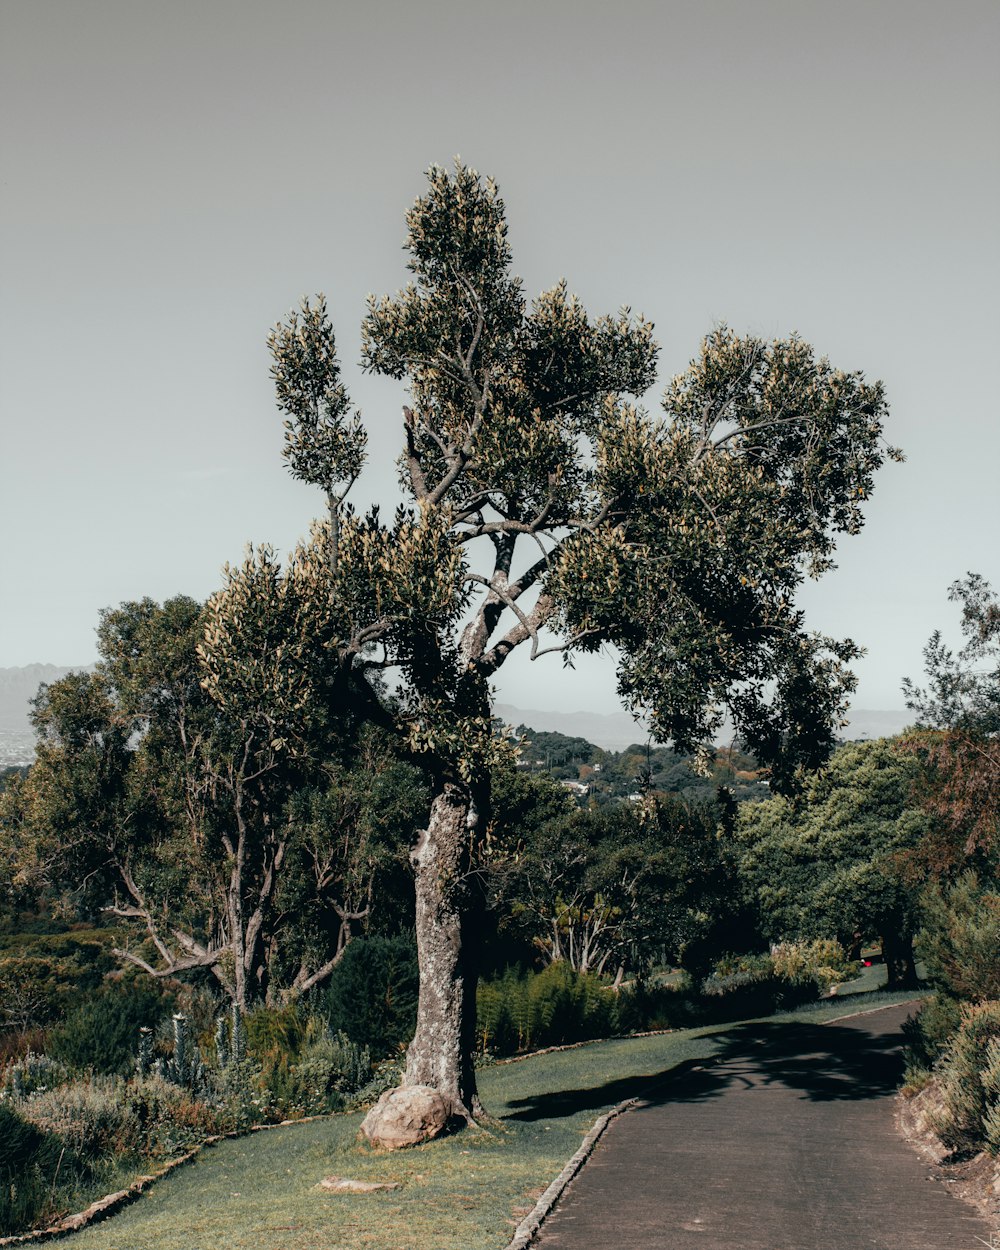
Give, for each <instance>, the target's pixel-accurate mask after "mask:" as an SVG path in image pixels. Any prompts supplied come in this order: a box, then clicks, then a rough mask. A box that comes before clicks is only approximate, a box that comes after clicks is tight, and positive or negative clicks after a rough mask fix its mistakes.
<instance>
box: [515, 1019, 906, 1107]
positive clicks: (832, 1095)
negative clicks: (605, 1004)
mask: <svg viewBox="0 0 1000 1250" xmlns="http://www.w3.org/2000/svg"><path fill="white" fill-rule="evenodd" d="M711 1040H712V1042H713V1044H714V1046H715V1048H716V1049H715V1053H714V1054H713V1055H712V1056H711V1057H710V1058H706V1059H691V1060H687V1061H685V1062H683V1063H680V1064H677V1065H676V1066H673V1067H670V1068H666V1069H664V1070H663V1071H662V1072H659V1073H656V1074H654V1075H653V1076H636V1077H625V1078H622V1079H619V1080H615V1081H608V1082H606V1083H605V1084H603V1085H596V1086H592V1087H591V1088H589V1089H566V1090H558V1091H555V1092H553V1093H550V1094H541V1095H538V1096H536V1097H532V1098H522V1099H517V1100H515V1101H513V1102H512V1103H511V1104H510V1105H511V1106H512V1107H514V1108H515V1110H513V1111H511V1112H510V1113H509V1114H508V1115H507V1116H506V1117H505V1118H506V1119H508V1120H524V1121H531V1120H543V1119H558V1118H560V1117H562V1116H569V1115H575V1114H576V1113H577V1112H579V1111H596V1110H598V1109H599V1108H602V1107H607V1106H609V1105H613V1104H615V1103H619V1102H624V1101H625V1099H627V1098H639V1097H641V1098H642V1099H643V1100H644V1101H646V1102H648V1103H650V1104H652V1105H660V1104H664V1103H670V1102H697V1101H700V1100H703V1099H707V1098H715V1097H718V1096H719V1095H721V1094H722V1093H724V1092H725V1091H726V1089H727V1088H729V1087H730V1086H732V1085H734V1084H738V1085H742V1086H743V1087H744V1088H749V1087H751V1086H760V1085H771V1084H773V1083H775V1082H780V1083H782V1084H784V1085H786V1086H788V1087H789V1088H791V1089H795V1090H798V1091H800V1096H801V1097H802V1098H806V1099H809V1100H811V1101H813V1102H830V1101H841V1100H847V1101H856V1100H860V1099H867V1098H883V1097H886V1096H887V1095H890V1094H892V1093H894V1092H895V1090H896V1089H897V1088H898V1086H899V1083H900V1078H901V1077H902V1073H903V1058H902V1052H901V1044H902V1040H903V1037H902V1033H901V1031H900V1028H899V1025H898V1024H897V1025H895V1026H893V1027H887V1026H885V1025H880V1024H879V1023H877V1017H876V1018H875V1019H874V1020H866V1021H864V1022H861V1021H859V1022H858V1023H856V1024H854V1025H850V1026H848V1025H838V1024H808V1023H795V1022H786V1023H777V1022H776V1023H770V1022H767V1021H763V1022H757V1023H752V1024H741V1025H737V1026H736V1027H734V1028H732V1029H729V1030H726V1031H722V1032H720V1033H716V1034H713V1035H712V1039H711Z"/></svg>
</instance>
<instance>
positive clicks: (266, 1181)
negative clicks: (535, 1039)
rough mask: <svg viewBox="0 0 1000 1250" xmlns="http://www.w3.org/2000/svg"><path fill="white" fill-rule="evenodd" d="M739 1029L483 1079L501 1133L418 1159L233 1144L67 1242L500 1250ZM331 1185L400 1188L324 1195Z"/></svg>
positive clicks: (90, 1245)
mask: <svg viewBox="0 0 1000 1250" xmlns="http://www.w3.org/2000/svg"><path fill="white" fill-rule="evenodd" d="M906 997H907V995H904V994H895V995H886V994H871V995H869V994H866V995H865V996H864V998H861V999H859V998H853V999H850V1000H838V999H836V998H834V999H829V1000H826V1001H824V1002H822V1003H820V1004H814V1005H812V1006H810V1007H808V1008H804V1009H802V1010H799V1011H795V1012H789V1013H787V1014H786V1015H785V1016H781V1017H771V1018H772V1019H789V1020H791V1019H807V1020H810V1021H821V1020H827V1019H832V1018H834V1017H837V1016H841V1015H844V1014H845V1013H846V1012H849V1011H851V1010H859V1009H865V1008H867V1007H869V1006H870V1007H875V1006H881V1005H885V1004H887V1003H889V1002H900V1001H903V1000H904V999H905V998H906ZM732 1027H733V1026H732V1025H731V1024H727V1025H715V1026H712V1027H710V1028H702V1029H686V1030H680V1031H678V1032H676V1033H670V1034H666V1035H660V1036H656V1037H641V1038H622V1039H618V1040H614V1041H608V1042H598V1043H594V1044H592V1045H587V1046H581V1047H578V1048H576V1049H573V1050H566V1051H558V1052H555V1053H553V1054H548V1055H539V1056H535V1057H531V1058H528V1059H525V1060H522V1061H520V1062H518V1063H511V1064H503V1065H498V1066H496V1067H491V1068H487V1069H485V1070H484V1071H482V1072H481V1073H480V1088H481V1091H482V1096H483V1100H484V1102H485V1103H486V1105H487V1107H488V1108H489V1110H490V1112H491V1114H492V1116H494V1117H495V1119H492V1120H491V1121H490V1122H489V1124H488V1125H485V1126H484V1127H482V1128H480V1129H471V1130H467V1131H466V1132H463V1133H461V1134H458V1135H456V1136H454V1137H450V1138H445V1139H443V1140H440V1141H436V1142H429V1143H428V1144H427V1145H425V1146H421V1147H418V1148H416V1149H412V1150H404V1151H397V1152H395V1153H392V1154H380V1153H376V1152H374V1151H372V1150H370V1149H368V1148H366V1147H364V1146H362V1145H360V1144H359V1142H358V1140H357V1131H358V1125H359V1123H360V1121H361V1116H360V1115H343V1116H331V1117H329V1118H328V1119H324V1120H317V1121H313V1122H311V1123H307V1124H301V1125H291V1126H289V1127H286V1128H278V1129H273V1130H270V1131H268V1132H262V1133H255V1134H252V1135H251V1136H248V1137H243V1138H239V1139H235V1140H231V1141H226V1142H223V1143H221V1144H220V1145H218V1146H215V1147H212V1148H210V1149H207V1150H205V1151H204V1152H203V1153H202V1154H201V1155H200V1156H199V1157H198V1159H197V1160H196V1161H195V1162H194V1163H192V1164H190V1165H189V1166H186V1167H182V1168H179V1169H177V1171H175V1172H174V1173H172V1174H171V1175H170V1176H168V1177H166V1178H164V1180H162V1181H160V1182H159V1183H158V1184H156V1185H154V1186H153V1187H152V1188H151V1189H150V1190H149V1191H148V1192H147V1193H146V1194H144V1195H143V1196H142V1197H141V1198H139V1199H138V1200H137V1201H136V1202H134V1203H133V1204H132V1205H131V1206H130V1207H128V1208H126V1209H125V1210H123V1211H122V1212H121V1213H120V1214H118V1215H116V1216H114V1217H113V1218H111V1219H109V1220H107V1221H105V1222H104V1223H101V1224H95V1225H92V1226H91V1227H90V1228H88V1229H85V1230H84V1231H83V1232H80V1233H76V1234H74V1235H73V1236H72V1237H70V1238H69V1239H68V1241H69V1243H70V1245H71V1247H72V1250H362V1248H368V1250H499V1248H500V1247H503V1246H505V1245H506V1244H507V1242H508V1241H509V1240H510V1237H511V1236H512V1234H513V1231H514V1227H515V1225H516V1224H517V1223H518V1221H519V1220H520V1218H521V1216H522V1215H524V1214H526V1213H527V1210H528V1209H530V1208H531V1207H532V1206H533V1205H534V1202H535V1199H536V1198H537V1197H538V1196H539V1195H540V1194H541V1192H542V1191H543V1190H544V1189H545V1188H546V1187H547V1185H548V1184H549V1183H550V1182H551V1181H552V1180H553V1179H554V1178H555V1177H556V1176H557V1175H558V1173H559V1172H560V1170H561V1169H562V1167H563V1165H564V1164H565V1162H566V1161H567V1159H569V1157H570V1156H571V1155H572V1154H573V1153H574V1152H575V1151H576V1150H577V1149H578V1147H579V1145H580V1142H581V1140H582V1138H583V1137H584V1135H585V1134H586V1133H587V1132H588V1130H589V1129H590V1127H591V1126H592V1124H593V1122H594V1120H595V1119H596V1118H597V1116H598V1115H599V1114H600V1113H601V1112H602V1111H603V1110H607V1108H609V1107H612V1106H614V1105H615V1104H616V1103H618V1102H621V1101H622V1100H623V1099H625V1098H629V1097H631V1096H633V1095H636V1094H638V1093H640V1092H641V1091H642V1089H643V1088H644V1087H645V1086H647V1085H648V1084H649V1083H650V1081H651V1079H652V1078H653V1077H655V1076H657V1075H659V1074H661V1073H664V1072H667V1071H669V1070H670V1069H671V1068H674V1067H676V1066H677V1065H678V1064H681V1063H684V1062H687V1061H693V1060H698V1059H703V1058H707V1057H709V1056H710V1055H712V1054H713V1053H714V1052H715V1051H716V1050H717V1049H718V1048H719V1046H720V1045H721V1035H722V1034H724V1033H726V1032H728V1031H730V1030H731V1029H732ZM716 1039H720V1040H716ZM331 1174H335V1175H338V1176H348V1177H352V1178H355V1179H361V1180H377V1181H398V1182H401V1184H402V1188H400V1189H398V1190H392V1191H385V1192H380V1193H374V1194H363V1195H337V1194H331V1193H327V1192H324V1191H323V1190H322V1189H319V1188H317V1186H318V1184H319V1182H320V1181H321V1180H322V1178H323V1177H324V1176H328V1175H331Z"/></svg>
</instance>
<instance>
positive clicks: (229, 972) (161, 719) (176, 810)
mask: <svg viewBox="0 0 1000 1250" xmlns="http://www.w3.org/2000/svg"><path fill="white" fill-rule="evenodd" d="M293 598H294V580H293V579H289V578H288V577H279V576H278V572H277V568H276V566H275V565H274V564H273V562H272V561H271V559H270V556H269V555H268V553H267V552H263V553H259V554H258V555H256V556H254V555H252V556H250V557H249V558H248V560H247V561H246V562H245V563H244V565H242V566H241V567H240V568H238V569H235V570H230V573H229V576H228V579H227V586H226V591H225V593H224V594H223V595H222V596H221V597H220V599H219V601H218V603H216V602H215V601H213V602H212V603H210V605H209V606H208V607H207V608H205V607H203V606H202V605H200V604H198V603H196V602H194V601H193V600H191V599H188V598H184V597H178V598H175V599H171V600H169V601H168V602H167V603H166V604H164V605H163V606H160V605H158V604H155V603H153V602H152V601H151V600H148V599H146V600H143V601H142V602H140V603H126V604H123V605H122V606H121V607H120V608H117V609H115V610H113V611H108V612H105V613H104V614H103V615H102V621H101V626H100V629H99V631H98V645H99V649H100V654H101V661H100V663H99V664H98V665H97V668H96V671H94V672H93V673H73V674H70V675H69V676H67V677H65V678H63V679H62V680H61V681H58V682H55V683H53V684H52V685H50V686H47V687H43V689H42V691H41V693H40V695H39V697H38V699H37V700H36V703H35V711H34V722H35V726H36V729H37V731H38V746H37V760H36V762H35V764H34V765H33V766H32V768H31V770H30V772H29V774H28V776H27V778H26V779H25V780H24V782H23V783H22V784H21V785H20V786H18V787H16V788H15V790H14V791H12V792H11V794H10V795H9V796H4V797H3V799H0V829H2V830H3V832H7V831H8V830H9V832H10V835H11V836H10V841H11V847H10V849H11V853H12V854H13V856H14V858H15V859H16V861H17V874H18V877H19V878H20V879H22V880H25V879H27V880H32V879H33V880H34V881H35V882H36V884H38V885H40V886H47V887H48V888H50V889H51V888H55V889H59V890H61V891H64V892H65V894H66V896H67V897H69V898H72V899H75V900H76V902H77V904H78V905H82V906H83V908H84V910H93V911H96V910H97V909H102V910H103V911H104V912H105V913H108V914H110V915H113V916H115V917H117V918H118V919H119V920H120V921H121V922H123V923H122V928H123V930H124V931H126V932H127V933H129V935H130V940H129V941H128V942H127V943H126V944H124V945H123V946H122V947H121V948H120V949H119V950H118V951H117V952H116V953H117V954H118V955H119V957H120V958H121V959H122V961H123V962H126V963H129V964H131V965H132V966H137V967H139V968H141V969H142V970H143V971H145V972H146V973H148V974H149V975H150V976H153V977H170V976H176V975H178V974H184V973H189V974H195V975H198V974H201V975H204V976H207V977H209V978H212V979H213V980H214V982H215V983H216V984H217V986H218V987H219V988H221V990H222V991H223V992H224V993H225V994H227V995H228V996H229V997H231V998H232V1000H233V1001H234V1002H235V1003H237V1004H238V1005H239V1006H240V1007H247V1006H249V1005H251V1004H253V1003H255V1002H257V1001H260V1000H268V999H270V1000H275V999H284V998H288V997H295V996H298V995H300V994H302V993H304V992H305V991H307V990H309V989H310V988H311V987H312V986H314V985H317V984H319V983H320V982H321V981H322V980H323V979H324V978H325V977H327V976H328V975H329V974H330V972H331V971H332V969H333V968H334V967H335V965H336V963H337V962H338V960H339V959H340V957H341V956H342V954H343V951H344V949H345V947H346V945H347V943H348V941H349V940H350V938H351V936H352V935H353V933H354V932H355V931H356V930H357V929H358V928H360V927H362V926H363V925H364V924H365V923H366V922H367V920H368V918H369V916H370V914H371V911H372V903H373V895H374V891H375V885H376V882H377V881H379V880H380V879H382V878H384V877H385V876H386V875H387V873H388V872H389V871H390V870H391V865H392V862H393V860H394V859H396V858H397V857H398V853H399V851H400V849H401V846H405V845H406V843H408V842H409V841H410V835H411V832H412V830H413V828H414V825H415V818H414V817H415V813H416V811H417V810H418V808H419V805H420V803H421V793H420V792H421V785H422V781H421V778H420V775H419V773H417V772H416V770H415V769H413V767H412V766H410V765H407V764H404V763H403V762H402V761H400V760H399V758H398V756H397V755H395V754H394V753H393V752H392V751H391V750H387V749H386V745H387V744H386V742H385V741H384V733H382V731H379V730H377V729H373V728H369V729H368V730H365V731H363V732H361V733H360V734H358V735H356V737H355V741H353V742H352V743H351V744H350V745H349V746H348V744H347V743H345V742H344V741H343V740H342V739H343V734H342V731H343V726H342V725H339V724H331V723H328V722H327V718H326V717H325V715H324V709H323V705H322V701H321V700H320V699H319V698H317V697H316V690H315V689H314V688H313V687H312V686H311V685H310V680H309V673H310V666H309V662H308V661H309V656H310V655H311V652H310V650H309V649H308V648H303V649H302V650H301V654H298V655H296V652H297V646H296V640H297V631H296V630H295V629H294V628H293V625H294V623H295V621H296V620H298V619H299V616H300V611H301V605H298V606H296V605H295V604H293V603H292V602H291V601H292V600H293ZM305 634H306V637H308V638H310V641H311V631H309V630H307V631H305ZM199 648H200V649H201V651H202V653H203V654H202V655H199V653H198V651H199ZM236 655H238V656H239V664H238V665H237V664H236V662H235V659H234V657H235V656H236ZM306 705H308V707H309V708H312V709H313V711H312V713H311V714H310V713H309V712H308V710H307V706H306ZM380 737H381V739H382V740H379V738H380ZM389 745H390V746H391V744H389ZM15 838H16V845H14V839H15ZM4 840H5V839H3V838H2V837H0V845H2V844H3V842H4ZM406 918H407V919H408V916H407V917H406Z"/></svg>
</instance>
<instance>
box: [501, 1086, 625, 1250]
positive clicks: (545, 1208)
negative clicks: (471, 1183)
mask: <svg viewBox="0 0 1000 1250" xmlns="http://www.w3.org/2000/svg"><path fill="white" fill-rule="evenodd" d="M639 1102H641V1099H639V1098H629V1099H627V1100H626V1101H625V1102H620V1103H619V1104H618V1106H617V1107H612V1108H611V1110H610V1111H606V1112H605V1113H604V1115H602V1116H599V1117H598V1119H597V1120H596V1121H595V1122H594V1127H593V1128H592V1129H591V1130H590V1132H589V1133H588V1134H587V1136H586V1137H585V1138H584V1139H583V1144H582V1145H581V1146H580V1149H579V1150H578V1151H577V1152H576V1154H575V1155H573V1157H572V1159H570V1161H569V1162H568V1163H567V1164H566V1166H565V1167H564V1168H563V1170H562V1171H561V1172H560V1173H559V1175H558V1176H557V1177H556V1179H555V1180H554V1181H553V1182H552V1184H551V1185H550V1186H549V1187H548V1189H546V1191H545V1193H544V1194H542V1196H541V1197H540V1198H539V1199H538V1201H537V1202H536V1203H535V1205H534V1207H533V1208H532V1209H531V1211H530V1212H529V1213H528V1214H527V1215H526V1216H525V1217H524V1219H523V1220H522V1221H521V1222H520V1224H518V1226H517V1229H516V1230H515V1232H514V1236H513V1238H512V1240H511V1241H510V1242H509V1243H508V1245H507V1246H506V1247H505V1248H504V1250H526V1247H527V1246H529V1245H530V1244H531V1242H532V1240H533V1238H534V1236H535V1233H537V1232H538V1230H539V1229H540V1228H541V1226H542V1223H543V1221H544V1220H545V1218H546V1216H547V1215H548V1214H549V1212H550V1211H551V1210H552V1208H553V1207H554V1206H555V1205H556V1203H557V1202H558V1201H559V1199H560V1198H561V1197H562V1194H563V1190H565V1188H566V1186H567V1185H568V1184H569V1183H570V1181H571V1180H572V1179H573V1177H574V1176H576V1174H577V1172H579V1170H580V1169H581V1168H582V1167H583V1165H584V1164H585V1163H586V1162H587V1160H588V1159H589V1158H590V1156H591V1155H592V1154H593V1152H594V1147H595V1146H596V1145H597V1143H598V1142H599V1141H600V1139H601V1136H602V1134H603V1133H604V1130H605V1129H606V1128H607V1127H608V1125H609V1124H610V1123H611V1121H612V1120H614V1119H615V1118H616V1117H617V1116H620V1115H622V1114H623V1113H624V1112H626V1111H628V1110H629V1109H630V1108H632V1107H634V1106H637V1105H638V1103H639Z"/></svg>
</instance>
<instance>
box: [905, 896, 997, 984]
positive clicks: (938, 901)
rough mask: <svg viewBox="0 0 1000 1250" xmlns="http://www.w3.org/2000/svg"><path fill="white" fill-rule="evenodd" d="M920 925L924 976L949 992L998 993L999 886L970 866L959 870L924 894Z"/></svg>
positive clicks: (920, 945)
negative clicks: (950, 880) (956, 875)
mask: <svg viewBox="0 0 1000 1250" xmlns="http://www.w3.org/2000/svg"><path fill="white" fill-rule="evenodd" d="M923 906H924V928H923V931H922V932H921V934H920V935H919V937H918V940H917V952H918V954H919V955H920V957H921V959H923V961H924V964H925V966H926V969H927V977H928V980H929V981H930V982H931V984H932V985H934V986H935V987H936V988H937V989H939V990H941V991H943V992H944V993H946V994H948V995H950V996H951V997H953V998H959V999H964V1000H966V1001H970V1002H976V1001H983V1000H997V999H1000V960H998V959H997V951H998V950H1000V891H998V889H997V887H996V886H995V885H993V884H991V883H988V882H984V881H981V880H980V878H979V877H978V876H977V875H976V874H975V873H974V872H966V873H963V874H962V876H961V877H959V879H958V880H957V881H956V882H955V883H954V884H953V885H950V886H946V887H944V888H943V889H942V888H940V887H938V886H934V887H932V888H930V889H928V890H927V891H926V892H925V894H924V898H923Z"/></svg>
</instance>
